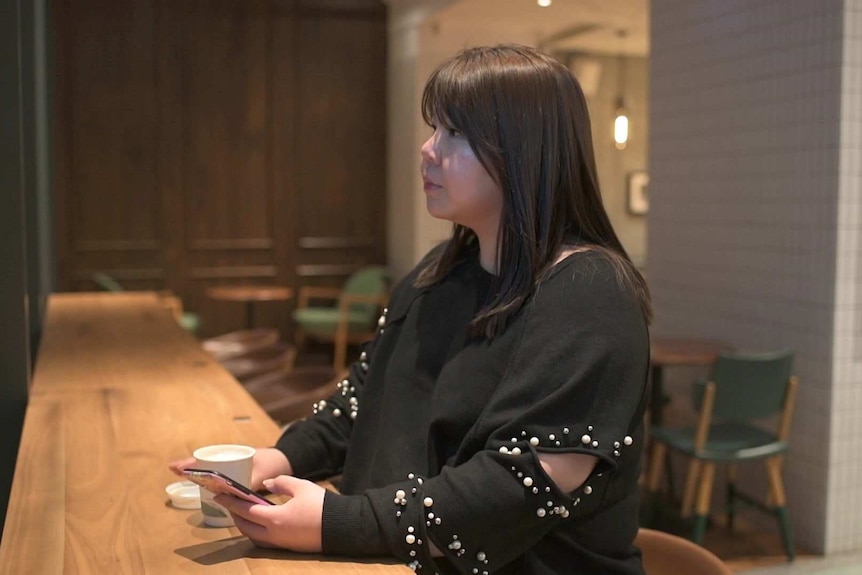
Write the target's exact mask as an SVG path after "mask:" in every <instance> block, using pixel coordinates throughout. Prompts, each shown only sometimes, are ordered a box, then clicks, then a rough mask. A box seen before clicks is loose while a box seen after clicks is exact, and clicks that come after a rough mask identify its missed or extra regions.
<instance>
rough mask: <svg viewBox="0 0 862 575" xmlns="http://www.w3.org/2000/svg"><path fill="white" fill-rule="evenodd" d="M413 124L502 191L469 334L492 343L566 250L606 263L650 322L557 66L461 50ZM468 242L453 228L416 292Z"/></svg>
mask: <svg viewBox="0 0 862 575" xmlns="http://www.w3.org/2000/svg"><path fill="white" fill-rule="evenodd" d="M422 116H423V118H424V119H425V122H426V123H428V124H429V125H430V124H432V123H433V122H434V121H437V122H440V123H442V124H445V125H446V126H447V127H451V128H454V129H456V130H458V131H460V132H461V133H463V134H464V135H465V136H466V138H467V141H468V142H469V143H470V147H471V148H472V149H473V151H474V152H475V153H476V156H477V157H478V158H479V161H480V162H482V165H483V166H484V167H485V169H486V170H487V171H488V173H489V174H490V175H491V177H493V178H494V179H495V180H496V182H497V184H498V185H499V186H500V189H501V190H502V191H503V211H502V215H501V222H500V227H499V231H498V237H497V248H498V249H497V263H498V266H497V275H496V278H495V284H494V289H493V292H492V293H493V295H492V298H491V301H489V302H488V304H487V305H486V306H485V307H484V308H483V309H481V310H480V311H479V312H478V313H477V315H476V317H475V318H473V327H474V328H475V329H478V330H480V331H483V332H484V333H485V334H486V336H487V337H489V338H492V337H494V336H495V335H497V334H499V333H500V332H501V331H502V330H503V329H504V328H505V326H506V323H507V320H508V319H509V318H510V317H511V316H512V314H513V313H515V312H517V311H518V310H519V309H520V308H521V307H522V306H523V305H524V302H526V300H527V298H528V297H529V296H530V294H532V293H533V291H534V289H535V287H536V285H537V284H538V283H539V282H540V281H541V280H542V278H543V277H544V276H545V275H546V274H547V273H548V271H549V270H550V269H551V267H552V266H553V264H554V262H555V258H556V257H557V256H558V255H559V253H560V249H561V248H562V247H563V246H566V245H573V246H578V247H580V248H581V249H584V248H586V249H592V250H596V251H600V252H602V253H604V254H606V255H607V256H608V258H609V259H610V260H611V261H612V262H613V263H614V265H615V269H616V270H617V276H618V278H619V279H620V281H621V282H622V283H623V284H624V285H626V286H628V287H630V288H631V289H632V291H633V293H634V294H635V295H636V297H637V299H638V300H639V302H640V306H641V309H642V311H643V314H644V317H645V318H646V319H647V321H649V320H650V319H651V317H652V309H651V304H650V298H649V291H648V289H647V285H646V281H645V280H644V278H643V276H641V274H640V273H639V272H638V271H637V269H635V267H634V266H633V265H632V262H631V260H630V258H629V256H628V254H626V251H625V249H624V248H623V246H622V244H621V243H620V241H619V239H618V238H617V235H616V233H615V232H614V230H613V227H612V226H611V222H610V219H609V218H608V215H607V213H606V212H605V208H604V205H603V204H602V198H601V193H600V191H599V181H598V176H597V173H596V162H595V158H594V156H593V144H592V136H591V132H590V118H589V113H588V111H587V103H586V99H585V98H584V93H583V91H582V90H581V86H580V84H578V81H577V80H576V79H575V77H574V76H572V74H571V72H569V70H568V69H567V68H566V67H565V66H563V65H562V64H561V63H560V62H558V61H557V60H555V59H553V58H551V57H549V56H546V55H544V54H541V53H539V52H537V51H535V50H534V49H532V48H529V47H526V46H515V45H501V46H492V47H479V48H468V49H466V50H463V51H462V52H460V53H459V54H457V55H456V56H455V57H453V58H452V59H451V60H449V61H447V62H445V63H444V64H442V65H441V66H440V67H439V68H437V69H436V70H435V71H434V72H433V73H432V74H431V77H430V78H429V79H428V82H427V84H426V85H425V90H424V93H423V94H422ZM477 243H478V242H477V241H476V237H475V234H474V233H473V231H472V230H470V229H468V228H466V227H464V226H461V225H458V224H455V228H454V231H453V235H452V238H451V239H450V240H449V242H448V244H447V245H446V247H445V248H444V249H443V250H441V251H439V252H438V253H437V255H436V256H435V257H432V258H429V259H427V260H426V263H425V265H424V268H423V269H421V271H420V273H419V275H418V277H417V279H416V285H417V286H419V287H422V286H427V285H431V284H433V283H436V282H438V281H440V280H441V279H442V278H443V277H445V276H446V274H448V273H449V272H450V271H451V270H452V268H453V267H454V266H455V265H456V264H457V263H458V262H459V261H461V260H462V259H463V258H464V257H465V254H466V253H467V252H468V251H469V250H471V249H475V247H474V245H475V244H477Z"/></svg>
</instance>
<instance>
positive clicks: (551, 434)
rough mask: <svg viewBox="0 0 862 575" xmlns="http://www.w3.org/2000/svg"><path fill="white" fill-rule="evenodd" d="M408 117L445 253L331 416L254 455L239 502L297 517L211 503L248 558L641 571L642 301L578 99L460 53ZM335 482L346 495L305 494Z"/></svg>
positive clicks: (509, 57)
mask: <svg viewBox="0 0 862 575" xmlns="http://www.w3.org/2000/svg"><path fill="white" fill-rule="evenodd" d="M422 112H423V116H424V118H425V120H426V122H428V124H429V125H430V126H431V128H432V129H433V133H432V134H431V136H430V138H429V139H428V140H427V141H426V142H425V144H424V145H423V146H422V150H421V156H422V161H421V169H422V177H423V180H424V191H425V196H426V203H427V208H428V211H429V212H430V213H431V215H432V216H434V217H437V218H443V219H446V220H450V221H452V222H453V223H454V224H455V225H454V232H453V236H452V238H451V239H450V240H449V241H448V242H446V243H445V244H444V245H442V246H440V247H439V248H437V249H435V250H433V251H432V252H431V253H430V254H429V255H428V256H426V258H425V259H424V260H423V261H422V262H421V263H420V264H419V265H418V266H417V267H416V269H414V270H413V272H411V273H410V274H409V275H408V277H407V278H405V279H404V280H403V281H402V282H401V283H400V284H399V285H398V287H397V288H396V289H395V290H394V292H393V294H392V298H391V301H390V305H389V308H388V309H387V310H386V311H385V313H384V316H383V317H382V318H381V322H380V326H381V327H380V329H379V332H378V334H377V336H376V337H375V339H374V341H373V342H371V343H370V344H369V345H368V346H366V347H365V349H364V351H363V353H362V356H361V359H360V361H359V362H357V363H356V364H354V365H353V366H352V367H351V368H350V372H349V376H348V377H347V378H346V379H345V380H343V381H342V382H341V383H339V389H338V390H337V392H336V393H335V394H334V395H333V397H332V398H331V399H330V400H328V401H326V402H321V403H320V404H318V405H316V406H315V409H314V415H313V416H312V417H310V418H309V419H307V420H305V421H303V422H300V423H296V424H295V425H292V426H291V427H290V428H289V429H288V430H287V431H286V432H285V433H284V435H283V436H282V437H281V438H280V439H279V440H278V443H277V444H276V447H274V448H268V449H261V450H259V452H258V454H257V455H256V456H255V463H254V474H253V486H254V487H260V486H261V485H263V486H265V487H266V488H267V489H269V490H271V491H274V492H278V493H284V494H288V495H291V496H292V499H291V500H290V501H288V502H287V503H285V504H284V505H281V506H276V507H267V506H263V505H253V504H250V503H247V502H244V501H241V500H239V499H235V498H232V497H230V496H219V498H218V501H219V503H221V504H223V505H224V506H225V507H227V508H228V509H229V510H230V511H231V512H232V514H233V516H234V519H235V521H236V524H237V527H238V528H239V529H240V530H241V531H242V532H243V533H245V534H246V535H248V536H249V537H250V538H251V539H252V540H254V541H255V542H257V543H258V544H260V545H266V546H277V547H284V548H288V549H293V550H296V551H309V552H319V551H322V552H324V553H329V554H339V555H352V556H358V555H392V556H395V557H398V558H400V559H401V560H403V561H405V562H407V563H408V564H409V565H410V566H411V567H412V568H413V569H414V570H416V571H419V572H422V573H435V572H438V573H477V574H484V573H513V574H514V573H517V574H531V573H588V574H590V575H595V574H601V573H607V574H640V573H642V572H643V571H642V567H641V561H640V554H639V552H638V551H637V549H636V548H635V547H634V546H633V544H632V541H633V539H634V537H635V534H636V532H637V527H638V525H637V511H638V496H637V478H638V473H639V461H640V455H641V446H642V440H643V429H642V416H643V412H644V406H645V382H646V374H647V368H648V363H649V362H648V359H649V338H648V333H647V323H648V320H649V316H650V304H649V297H648V295H647V289H646V286H645V283H644V280H643V278H642V277H641V276H640V275H639V274H638V272H637V271H636V270H635V269H634V267H633V266H632V264H631V262H630V260H629V258H628V256H627V255H626V253H625V251H624V249H623V247H622V246H621V244H620V242H619V240H618V239H617V237H616V235H615V233H614V231H613V229H612V227H611V224H610V221H609V220H608V217H607V214H606V213H605V211H604V208H603V206H602V201H601V196H600V193H599V188H598V181H597V177H596V169H595V161H594V158H593V151H592V144H591V138H590V123H589V118H588V113H587V107H586V102H585V100H584V96H583V93H582V91H581V89H580V87H579V85H578V83H577V81H576V80H575V79H574V78H573V77H572V75H571V74H570V73H569V71H568V70H567V69H566V68H565V67H564V66H562V65H561V64H560V63H558V62H557V61H555V60H553V59H552V58H549V57H547V56H544V55H541V54H539V53H537V52H535V51H534V50H532V49H530V48H526V47H520V46H497V47H490V48H472V49H468V50H465V51H463V52H461V53H460V54H458V55H457V56H455V57H454V58H453V59H451V60H450V61H448V62H446V63H444V64H443V65H442V66H441V67H440V68H439V69H437V70H436V71H435V72H434V73H433V74H432V75H431V78H430V79H429V81H428V83H427V85H426V87H425V92H424V95H423V102H422ZM186 464H187V462H177V463H175V464H173V468H174V469H175V470H177V469H179V468H181V467H182V466H183V465H186ZM336 474H341V475H342V482H341V485H340V487H341V494H334V493H330V492H325V491H324V490H323V489H322V488H320V487H318V486H317V485H316V484H314V483H312V482H311V481H309V480H319V479H323V478H326V477H331V476H333V475H336ZM273 478H274V479H273ZM299 478H302V479H299Z"/></svg>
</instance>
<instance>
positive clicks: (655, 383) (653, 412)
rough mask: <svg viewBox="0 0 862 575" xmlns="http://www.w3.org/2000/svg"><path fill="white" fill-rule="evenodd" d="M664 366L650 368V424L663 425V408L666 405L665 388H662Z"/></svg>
mask: <svg viewBox="0 0 862 575" xmlns="http://www.w3.org/2000/svg"><path fill="white" fill-rule="evenodd" d="M662 376H663V374H662V367H661V366H660V365H654V366H652V368H651V370H650V385H651V386H652V388H651V389H650V406H649V418H650V425H661V423H662V414H661V412H662V408H663V407H664V389H662V387H663V386H662Z"/></svg>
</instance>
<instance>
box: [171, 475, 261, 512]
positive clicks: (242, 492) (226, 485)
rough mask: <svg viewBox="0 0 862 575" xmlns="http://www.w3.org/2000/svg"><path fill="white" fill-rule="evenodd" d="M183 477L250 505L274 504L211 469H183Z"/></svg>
mask: <svg viewBox="0 0 862 575" xmlns="http://www.w3.org/2000/svg"><path fill="white" fill-rule="evenodd" d="M183 475H185V476H186V477H188V478H189V479H190V480H191V481H194V482H195V483H197V484H198V485H200V486H201V487H205V488H207V489H209V490H210V491H212V492H213V493H229V494H231V495H235V496H237V497H239V498H240V499H245V500H246V501H251V502H252V503H260V504H263V505H275V503H273V502H272V501H270V500H268V499H266V498H264V497H263V496H262V495H258V494H257V493H255V492H254V491H252V490H251V489H249V488H248V487H246V486H245V485H243V484H242V483H240V482H239V481H236V480H234V479H231V478H230V477H228V476H227V475H225V474H223V473H219V472H218V471H213V470H212V469H184V470H183Z"/></svg>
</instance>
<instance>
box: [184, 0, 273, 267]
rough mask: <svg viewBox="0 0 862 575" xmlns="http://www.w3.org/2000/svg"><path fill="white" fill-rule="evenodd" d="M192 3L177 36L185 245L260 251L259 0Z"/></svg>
mask: <svg viewBox="0 0 862 575" xmlns="http://www.w3.org/2000/svg"><path fill="white" fill-rule="evenodd" d="M190 4H191V9H189V10H188V12H187V13H185V14H184V19H183V24H184V26H183V28H184V30H183V36H182V38H183V42H182V51H183V54H184V59H183V74H182V83H183V85H182V92H183V101H182V106H183V118H184V132H185V133H184V138H183V144H184V147H183V192H184V196H185V203H186V226H187V227H186V239H187V242H188V247H189V248H190V249H192V250H213V249H215V250H218V249H222V248H228V249H244V246H245V245H248V246H249V247H252V248H253V249H254V248H255V247H258V248H259V247H263V248H264V249H266V248H269V247H271V246H272V229H271V227H270V225H269V224H270V222H269V221H268V219H267V214H268V213H269V212H270V210H271V209H272V206H271V201H270V197H269V193H268V188H267V175H268V173H269V170H268V167H269V166H268V165H267V151H268V150H267V143H268V130H267V126H268V116H269V105H268V104H269V102H268V99H267V94H268V90H269V86H268V82H267V79H268V78H267V76H268V75H267V68H268V58H269V54H268V53H267V36H268V27H267V22H266V17H267V13H266V5H265V3H263V2H262V1H261V0H247V1H244V2H237V1H235V0H217V1H212V0H199V1H197V2H192V3H190ZM232 240H245V241H246V244H243V243H242V242H239V243H237V242H233V241H232ZM248 240H256V242H254V241H253V242H248Z"/></svg>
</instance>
